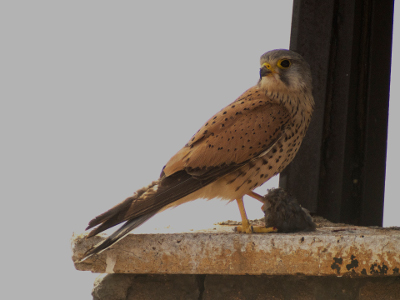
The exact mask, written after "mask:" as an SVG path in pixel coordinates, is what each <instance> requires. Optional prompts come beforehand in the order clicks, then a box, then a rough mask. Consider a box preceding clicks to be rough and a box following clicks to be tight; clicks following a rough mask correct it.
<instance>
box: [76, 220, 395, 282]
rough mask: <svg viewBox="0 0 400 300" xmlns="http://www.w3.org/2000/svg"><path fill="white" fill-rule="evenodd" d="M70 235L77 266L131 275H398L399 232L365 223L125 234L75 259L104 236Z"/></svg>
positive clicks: (82, 269)
mask: <svg viewBox="0 0 400 300" xmlns="http://www.w3.org/2000/svg"><path fill="white" fill-rule="evenodd" d="M104 238H105V236H104V235H103V236H96V237H93V238H91V239H88V240H86V239H85V234H81V235H74V236H73V238H72V250H73V257H72V259H73V261H74V262H75V267H76V269H77V270H81V271H91V272H94V273H131V274H226V275H245V274H250V275H297V274H304V275H316V276H325V275H335V276H343V275H344V276H399V275H400V274H399V269H400V232H399V231H397V230H379V229H371V228H366V227H347V228H342V229H341V228H337V227H335V228H323V229H318V230H317V231H316V232H311V233H295V234H282V233H272V234H262V235H261V234H252V235H247V234H237V233H231V232H230V233H227V232H213V233H210V232H201V233H175V234H129V235H128V236H127V237H125V238H124V239H123V240H121V241H120V242H119V243H117V244H115V245H114V246H113V247H111V248H110V249H109V250H106V251H104V252H103V253H101V254H100V255H96V256H93V257H91V258H89V259H87V260H85V261H84V262H78V260H79V258H80V257H82V255H83V253H84V252H85V251H86V250H87V249H89V248H90V247H92V246H93V245H95V244H97V243H99V242H100V241H101V240H103V239H104Z"/></svg>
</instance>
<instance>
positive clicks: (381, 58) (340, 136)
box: [280, 0, 393, 225]
mask: <svg viewBox="0 0 400 300" xmlns="http://www.w3.org/2000/svg"><path fill="white" fill-rule="evenodd" d="M321 2H323V3H320V1H317V0H314V1H305V0H295V1H294V7H293V20H292V39H291V45H290V46H291V49H293V50H295V51H297V52H299V53H300V54H302V55H303V56H304V57H305V59H306V60H307V61H308V62H309V63H310V65H311V69H312V72H313V84H314V97H315V100H316V110H315V113H314V116H313V121H312V123H311V124H310V129H309V132H308V133H307V136H306V138H305V140H304V142H303V145H302V147H301V148H300V151H299V153H298V155H297V156H296V158H295V160H294V161H293V163H292V164H291V165H290V166H289V167H288V168H287V169H286V170H285V171H284V172H283V173H282V175H281V182H280V185H281V186H283V187H284V188H286V189H287V190H288V191H290V192H292V193H293V194H294V195H296V196H297V197H298V199H299V201H300V203H302V205H304V206H305V207H307V208H309V209H310V210H311V211H312V212H317V213H318V214H320V215H322V216H324V217H326V218H328V219H329V220H332V221H340V222H348V223H352V224H360V225H382V216H383V195H384V180H385V164H386V138H387V120H388V99H389V82H390V81H389V80H390V62H391V41H392V21H393V0H389V1H379V0H367V1H362V0H336V1H333V0H332V1H321Z"/></svg>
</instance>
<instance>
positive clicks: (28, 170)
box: [0, 1, 400, 299]
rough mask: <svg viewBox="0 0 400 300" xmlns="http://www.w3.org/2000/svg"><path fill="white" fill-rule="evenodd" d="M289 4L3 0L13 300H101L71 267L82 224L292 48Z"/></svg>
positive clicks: (254, 210) (225, 215)
mask: <svg viewBox="0 0 400 300" xmlns="http://www.w3.org/2000/svg"><path fill="white" fill-rule="evenodd" d="M291 9H292V4H291V1H275V2H271V1H251V2H242V1H221V2H216V1H202V2H200V3H195V4H191V3H189V2H187V1H168V2H163V1H156V2H144V1H143V2H142V3H140V4H138V2H135V3H131V2H105V1H68V2H63V3H60V2H55V1H46V2H45V1H43V2H42V1H25V2H9V4H4V3H3V4H1V5H0V25H1V26H0V30H1V34H2V49H1V51H2V55H1V68H0V76H1V81H2V89H1V91H0V93H1V99H2V105H1V110H0V122H1V132H2V139H3V141H2V145H3V147H2V155H1V166H2V167H1V171H2V172H1V176H2V182H3V187H2V189H1V196H2V199H4V200H3V201H2V211H3V215H4V216H3V217H2V219H1V222H2V225H3V240H5V241H8V246H7V248H6V249H4V247H3V249H2V250H1V251H2V252H3V251H5V254H4V255H6V256H5V257H9V260H8V261H6V268H5V271H6V273H7V274H8V276H9V277H10V278H12V280H11V283H10V284H9V285H8V287H6V289H5V290H3V291H1V292H3V293H5V295H7V299H23V298H28V296H30V295H32V294H34V295H40V297H41V298H42V299H54V298H55V295H57V296H56V298H57V299H91V296H90V291H91V288H92V283H93V280H94V277H95V275H93V274H91V273H87V272H78V271H75V269H74V268H73V265H72V261H71V260H70V249H69V239H70V237H71V235H72V232H73V231H77V232H81V231H83V229H84V228H85V226H86V224H87V222H88V221H89V220H90V219H91V218H92V217H94V216H96V215H97V214H99V213H101V212H103V211H104V210H106V209H108V208H110V207H111V206H113V205H114V204H116V203H118V202H120V201H122V200H123V199H125V198H126V197H127V196H129V195H131V194H132V193H133V192H134V191H135V190H136V189H138V188H140V187H142V186H144V185H147V184H148V183H149V182H151V181H152V180H154V179H156V178H157V177H158V175H159V173H160V171H161V168H162V166H163V165H164V164H165V163H166V161H168V159H169V158H170V157H171V156H172V155H173V154H174V153H175V152H176V151H177V150H179V149H180V148H181V147H182V146H183V145H184V144H185V143H186V142H187V141H188V139H189V138H190V137H191V136H192V135H193V133H195V132H196V131H197V129H198V128H199V127H200V126H201V125H202V124H203V123H204V122H205V121H206V120H207V119H208V118H209V117H210V116H211V115H213V114H214V113H215V112H217V111H218V110H220V109H221V108H222V107H224V106H225V105H227V104H228V103H230V102H232V101H233V100H235V99H236V98H237V97H238V96H239V95H240V94H241V93H243V92H244V91H245V90H246V89H247V88H249V87H250V86H252V85H254V84H255V83H256V82H257V80H258V68H259V57H260V55H261V54H263V53H264V52H266V51H268V50H271V49H275V48H288V47H289V39H290V26H291V24H290V22H291ZM397 52H399V47H398V46H397ZM393 63H395V61H393ZM397 64H398V62H397ZM396 76H397V78H398V75H397V74H396ZM392 78H393V79H394V78H395V75H393V77H392ZM397 80H398V79H397ZM394 93H397V95H399V92H398V91H397V92H395V91H394V88H393V89H392V96H393V95H394ZM392 102H393V101H392ZM392 108H395V106H394V105H393V106H391V109H392ZM397 109H398V108H397ZM392 119H393V120H392ZM395 121H396V120H394V118H391V131H390V132H395V129H393V128H398V125H396V123H392V122H395ZM393 124H394V125H393ZM397 124H398V122H397ZM393 126H394V127H393ZM392 146H393V143H392ZM397 153H398V151H397ZM389 154H390V152H389ZM391 166H394V163H392V164H391ZM389 170H390V169H389V168H388V172H389ZM393 177H394V176H393ZM277 184H278V183H277V178H275V179H274V180H271V183H269V185H266V186H265V187H262V188H261V191H260V193H264V192H265V191H266V189H267V188H268V187H271V186H276V185H277ZM388 195H389V194H387V197H388V198H389V196H390V195H389V196H388ZM245 201H246V208H247V210H248V213H249V217H250V218H256V217H261V216H262V212H261V210H260V205H259V203H257V201H254V200H250V199H249V200H245ZM391 211H394V208H391ZM225 219H240V216H239V213H238V210H237V207H236V204H235V203H232V204H229V205H226V204H225V203H223V202H220V201H218V200H214V201H209V202H205V201H201V200H199V201H196V202H194V203H192V204H190V205H185V206H182V207H179V208H177V209H175V210H172V211H170V212H166V213H163V214H161V215H160V216H157V217H156V218H153V219H152V220H151V221H149V222H148V223H147V224H145V225H144V226H143V227H144V228H143V229H141V230H142V232H143V230H150V229H151V228H154V227H163V226H167V225H169V224H171V225H172V226H173V227H176V226H180V224H188V225H190V226H191V227H192V228H196V226H204V223H202V222H204V221H206V222H207V224H212V223H213V222H216V221H220V220H225ZM396 222H397V219H396V221H395V223H396ZM393 225H400V224H399V223H397V224H393ZM138 232H140V230H138ZM10 242H11V243H10ZM3 257H4V256H3ZM3 271H4V270H3ZM21 274H24V278H25V279H26V281H25V280H24V281H25V282H24V288H23V289H22V288H21V278H20V276H21ZM14 278H15V279H17V278H18V279H17V280H14ZM44 282H45V283H46V286H44ZM10 293H11V294H10ZM10 295H14V296H11V297H10ZM1 298H3V297H1ZM4 299H5V298H4Z"/></svg>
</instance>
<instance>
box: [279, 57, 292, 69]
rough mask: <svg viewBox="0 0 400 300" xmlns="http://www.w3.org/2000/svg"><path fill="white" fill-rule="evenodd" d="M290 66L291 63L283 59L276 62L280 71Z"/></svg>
mask: <svg viewBox="0 0 400 300" xmlns="http://www.w3.org/2000/svg"><path fill="white" fill-rule="evenodd" d="M291 64H292V63H291V62H290V60H288V59H285V58H284V59H280V60H278V67H279V68H281V69H287V68H289V67H290V65H291Z"/></svg>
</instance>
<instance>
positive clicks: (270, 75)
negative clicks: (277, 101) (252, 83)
mask: <svg viewBox="0 0 400 300" xmlns="http://www.w3.org/2000/svg"><path fill="white" fill-rule="evenodd" d="M260 65H261V68H260V80H259V82H258V85H259V87H261V88H265V89H267V90H271V89H274V90H275V89H276V90H281V89H284V90H286V91H288V90H291V91H293V92H295V91H296V90H297V91H303V92H304V91H306V90H307V91H308V92H310V93H311V90H312V83H311V71H310V66H309V65H308V63H307V62H306V61H305V60H304V58H303V57H302V56H301V55H300V54H298V53H296V52H293V51H290V50H285V49H277V50H271V51H268V52H266V53H264V54H263V55H262V56H261V58H260Z"/></svg>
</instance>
